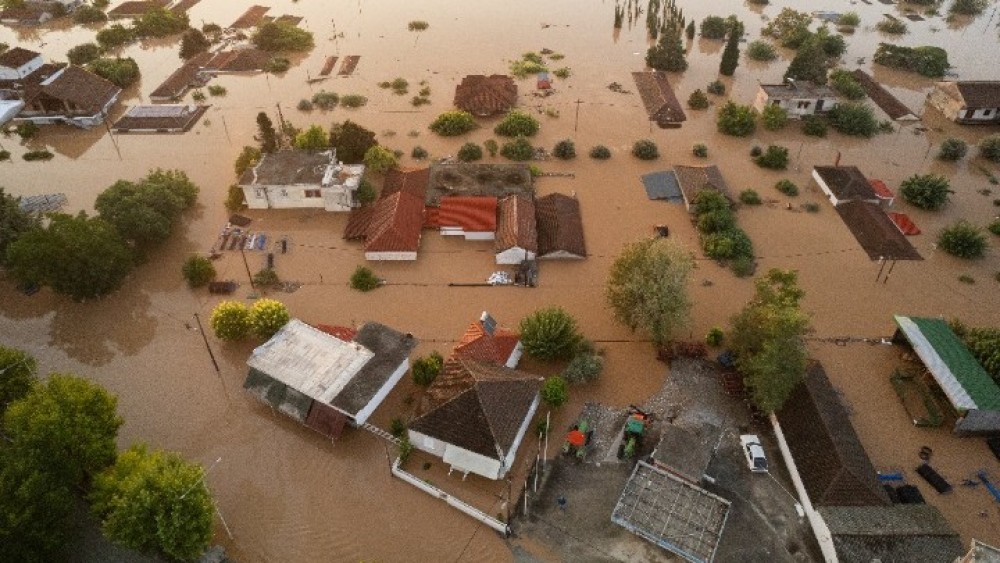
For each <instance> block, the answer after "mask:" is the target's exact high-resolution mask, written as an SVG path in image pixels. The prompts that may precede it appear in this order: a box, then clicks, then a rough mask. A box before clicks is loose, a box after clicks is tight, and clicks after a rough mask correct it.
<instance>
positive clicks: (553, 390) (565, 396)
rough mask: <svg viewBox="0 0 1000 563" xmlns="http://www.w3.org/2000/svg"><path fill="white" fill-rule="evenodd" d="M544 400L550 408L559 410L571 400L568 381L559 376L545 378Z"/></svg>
mask: <svg viewBox="0 0 1000 563" xmlns="http://www.w3.org/2000/svg"><path fill="white" fill-rule="evenodd" d="M541 395H542V400H543V401H545V404H547V405H549V406H550V407H554V408H559V407H561V406H563V405H564V404H566V401H568V400H569V390H568V389H567V386H566V380H565V379H563V378H562V377H560V376H558V375H554V376H552V377H547V378H545V383H543V384H542V391H541Z"/></svg>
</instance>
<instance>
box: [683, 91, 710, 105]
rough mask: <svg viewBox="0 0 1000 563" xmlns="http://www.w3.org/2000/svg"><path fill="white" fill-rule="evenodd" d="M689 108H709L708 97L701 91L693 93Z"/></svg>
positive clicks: (689, 99) (690, 97) (689, 98)
mask: <svg viewBox="0 0 1000 563" xmlns="http://www.w3.org/2000/svg"><path fill="white" fill-rule="evenodd" d="M688 107H689V108H691V109H705V108H707V107H708V96H706V95H705V93H704V92H702V91H701V89H697V90H695V91H694V92H691V95H690V96H689V97H688Z"/></svg>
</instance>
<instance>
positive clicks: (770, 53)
mask: <svg viewBox="0 0 1000 563" xmlns="http://www.w3.org/2000/svg"><path fill="white" fill-rule="evenodd" d="M747 57H749V58H750V60H753V61H773V60H774V59H776V58H778V52H777V50H776V49H775V48H774V45H771V44H770V43H768V42H767V41H764V40H761V39H758V40H757V41H752V42H750V44H749V45H747Z"/></svg>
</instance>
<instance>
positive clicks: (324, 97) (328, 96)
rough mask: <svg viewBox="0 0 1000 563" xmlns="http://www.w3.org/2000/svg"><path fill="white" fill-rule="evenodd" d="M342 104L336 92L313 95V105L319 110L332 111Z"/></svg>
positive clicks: (320, 92)
mask: <svg viewBox="0 0 1000 563" xmlns="http://www.w3.org/2000/svg"><path fill="white" fill-rule="evenodd" d="M339 103H340V95H339V94H337V93H336V92H327V91H326V90H320V91H319V92H316V93H315V94H313V97H312V104H313V105H314V106H316V107H318V108H319V109H323V110H331V109H333V108H335V107H337V104H339Z"/></svg>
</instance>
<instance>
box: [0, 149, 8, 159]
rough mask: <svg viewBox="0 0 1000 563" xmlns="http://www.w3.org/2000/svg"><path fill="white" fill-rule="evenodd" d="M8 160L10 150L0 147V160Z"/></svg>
mask: <svg viewBox="0 0 1000 563" xmlns="http://www.w3.org/2000/svg"><path fill="white" fill-rule="evenodd" d="M8 160H10V151H9V150H6V149H0V162H5V161H8Z"/></svg>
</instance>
